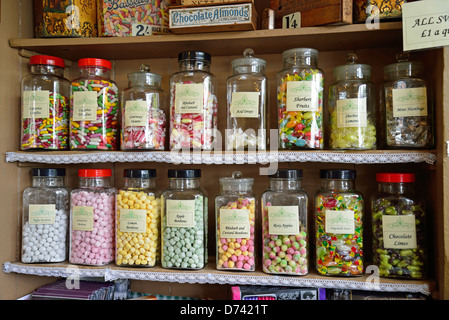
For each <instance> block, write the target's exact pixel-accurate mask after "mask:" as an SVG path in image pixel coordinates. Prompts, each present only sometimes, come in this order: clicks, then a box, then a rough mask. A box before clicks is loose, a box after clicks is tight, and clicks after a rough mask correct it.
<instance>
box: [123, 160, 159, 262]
mask: <svg viewBox="0 0 449 320" xmlns="http://www.w3.org/2000/svg"><path fill="white" fill-rule="evenodd" d="M123 176H124V178H125V184H124V186H123V187H122V188H120V189H119V190H118V194H117V215H116V223H115V225H116V233H115V235H116V248H115V257H116V258H115V263H116V264H117V265H118V266H127V267H130V266H135V267H154V266H155V265H156V262H157V261H158V259H159V249H160V232H159V229H160V227H159V226H160V214H161V199H160V195H159V192H158V191H156V181H155V178H156V170H148V169H125V170H124V172H123Z"/></svg>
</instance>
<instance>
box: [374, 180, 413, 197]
mask: <svg viewBox="0 0 449 320" xmlns="http://www.w3.org/2000/svg"><path fill="white" fill-rule="evenodd" d="M378 190H379V192H382V193H389V194H409V193H414V191H415V190H414V184H413V183H403V182H379V184H378Z"/></svg>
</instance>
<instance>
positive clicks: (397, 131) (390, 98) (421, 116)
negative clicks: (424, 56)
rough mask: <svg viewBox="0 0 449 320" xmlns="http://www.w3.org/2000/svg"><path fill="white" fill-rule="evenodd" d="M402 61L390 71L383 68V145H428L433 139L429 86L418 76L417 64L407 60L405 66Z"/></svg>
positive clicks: (421, 146) (402, 146) (406, 146)
mask: <svg viewBox="0 0 449 320" xmlns="http://www.w3.org/2000/svg"><path fill="white" fill-rule="evenodd" d="M402 64H403V63H398V64H397V65H398V67H397V69H393V71H385V73H386V74H385V81H384V84H383V90H382V107H383V108H384V110H383V112H384V121H383V122H384V125H385V128H384V134H385V144H386V147H387V148H392V149H398V148H412V149H416V148H418V149H420V148H421V149H423V148H431V147H432V146H433V143H434V137H433V108H432V101H431V97H430V92H431V90H429V88H428V84H427V83H426V81H425V80H423V79H422V78H420V77H419V75H420V73H419V66H420V64H417V63H412V62H410V63H408V64H407V65H406V66H407V69H403V68H404V66H403V65H402ZM387 67H390V68H391V66H387ZM393 67H395V66H393ZM415 69H416V70H415Z"/></svg>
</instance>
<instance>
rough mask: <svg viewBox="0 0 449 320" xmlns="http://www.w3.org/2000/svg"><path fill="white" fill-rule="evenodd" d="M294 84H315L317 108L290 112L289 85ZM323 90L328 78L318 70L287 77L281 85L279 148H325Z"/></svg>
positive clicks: (279, 93) (279, 94) (279, 90)
mask: <svg viewBox="0 0 449 320" xmlns="http://www.w3.org/2000/svg"><path fill="white" fill-rule="evenodd" d="M292 81H312V83H313V84H316V86H317V87H318V88H317V90H316V96H317V102H316V109H315V110H310V111H289V110H288V109H287V84H288V82H292ZM323 88H324V78H323V77H322V74H321V73H320V72H319V70H318V69H313V68H310V69H304V70H302V71H301V72H300V73H294V74H287V75H286V76H285V77H284V78H283V79H282V83H281V85H280V86H278V94H277V100H278V124H279V137H280V141H279V144H280V145H279V147H280V148H282V149H296V148H308V149H322V148H323Z"/></svg>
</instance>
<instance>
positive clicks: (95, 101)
mask: <svg viewBox="0 0 449 320" xmlns="http://www.w3.org/2000/svg"><path fill="white" fill-rule="evenodd" d="M79 68H80V77H79V78H77V79H75V80H73V81H72V96H71V106H72V108H71V112H70V124H71V126H70V148H71V149H72V150H76V149H83V150H118V143H119V136H118V129H119V126H118V120H119V119H118V113H119V99H118V88H117V85H116V84H115V82H114V81H112V80H111V79H110V69H109V68H106V67H102V66H82V67H81V66H80V67H79Z"/></svg>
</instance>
